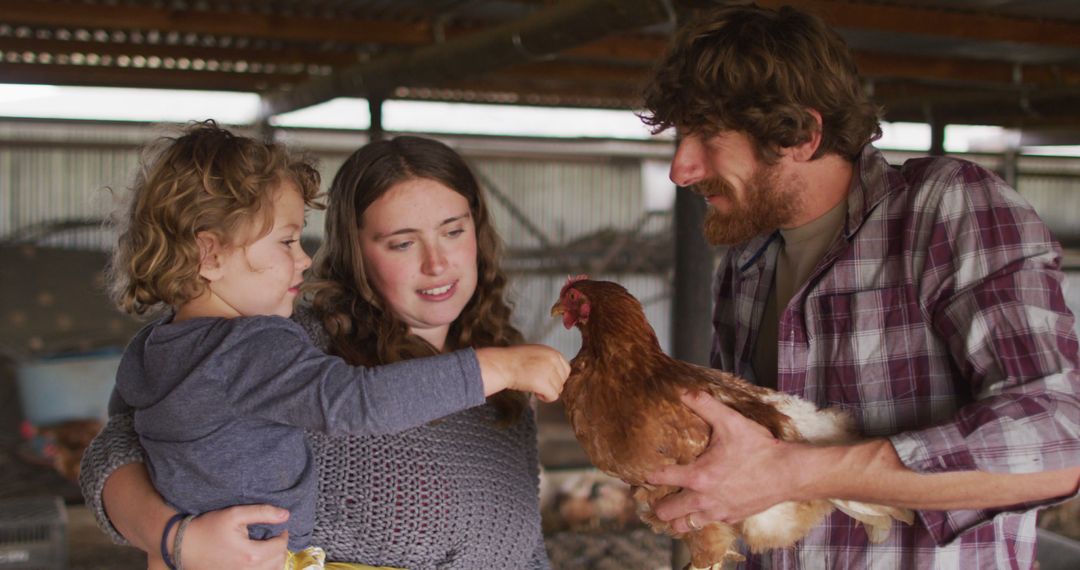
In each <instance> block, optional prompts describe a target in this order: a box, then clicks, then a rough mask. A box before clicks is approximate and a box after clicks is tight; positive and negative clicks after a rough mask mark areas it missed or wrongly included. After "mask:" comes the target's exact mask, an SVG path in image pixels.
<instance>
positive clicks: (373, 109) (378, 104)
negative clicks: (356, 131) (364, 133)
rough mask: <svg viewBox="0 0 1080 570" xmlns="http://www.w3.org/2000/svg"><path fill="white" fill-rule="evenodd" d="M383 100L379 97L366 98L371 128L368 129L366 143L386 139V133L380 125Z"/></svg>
mask: <svg viewBox="0 0 1080 570" xmlns="http://www.w3.org/2000/svg"><path fill="white" fill-rule="evenodd" d="M382 104H383V98H382V96H379V95H372V96H370V97H368V112H369V113H370V114H371V126H369V127H368V142H375V141H381V140H383V139H384V138H386V131H384V130H383V124H382Z"/></svg>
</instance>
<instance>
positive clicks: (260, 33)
mask: <svg viewBox="0 0 1080 570" xmlns="http://www.w3.org/2000/svg"><path fill="white" fill-rule="evenodd" d="M0 22H5V23H9V24H15V25H18V24H28V25H44V26H58V27H70V28H102V29H106V30H115V29H140V30H161V31H178V32H189V33H200V34H219V35H224V36H241V37H253V38H267V39H278V40H302V41H317V42H325V41H342V42H356V43H362V42H375V43H387V44H421V43H427V42H430V41H431V39H432V37H433V35H432V31H431V28H430V26H429V25H428V24H426V23H418V24H413V23H402V22H394V21H377V20H359V19H355V20H354V19H328V18H311V17H306V16H297V15H289V16H278V15H268V14H252V13H240V12H231V13H228V12H209V11H201V10H184V11H180V10H170V9H168V8H164V7H162V8H154V7H144V6H134V5H129V4H122V5H113V4H104V3H96V4H82V3H78V2H55V1H50V0H0Z"/></svg>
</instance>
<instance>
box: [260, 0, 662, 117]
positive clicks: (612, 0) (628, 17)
mask: <svg viewBox="0 0 1080 570" xmlns="http://www.w3.org/2000/svg"><path fill="white" fill-rule="evenodd" d="M667 7H668V5H667V3H666V2H664V1H663V0H576V1H573V2H564V3H560V4H557V5H554V6H552V7H550V8H547V9H545V10H542V11H540V12H536V13H534V14H533V15H531V16H528V17H526V18H524V19H522V20H520V21H514V22H509V23H506V24H502V25H499V26H495V27H492V28H489V29H487V30H484V31H480V32H477V33H475V34H471V35H468V36H464V37H458V38H454V39H451V40H449V41H447V42H446V43H444V44H437V45H432V46H427V47H423V48H419V49H417V50H415V51H413V52H410V53H406V54H396V55H391V56H388V57H384V58H382V59H378V60H375V61H372V62H370V63H367V64H362V65H357V66H351V67H349V68H346V69H344V70H341V71H340V72H335V73H334V74H333V75H332V76H330V77H327V78H318V79H314V80H311V81H308V82H306V83H304V84H301V85H299V86H297V87H296V88H295V89H292V90H281V91H278V92H275V93H272V94H269V95H267V96H264V98H263V104H262V109H261V110H260V113H259V118H260V120H265V119H266V118H268V117H270V116H273V115H278V114H281V113H286V112H289V111H294V110H296V109H301V108H304V107H308V106H311V105H315V104H317V103H322V102H324V101H328V100H330V99H333V98H335V97H341V96H366V95H369V94H371V93H389V92H391V91H392V90H393V88H394V87H397V86H398V85H404V84H424V83H428V84H431V83H434V84H438V83H441V82H444V81H448V80H453V79H459V78H461V77H464V76H469V75H476V74H480V73H484V72H487V71H491V70H494V69H498V68H501V67H506V66H509V65H514V64H517V63H522V62H528V61H535V60H537V59H544V58H546V57H549V55H550V54H556V53H558V52H560V51H562V50H565V49H568V48H571V47H574V46H578V45H582V44H584V43H587V42H588V41H590V40H593V39H596V38H599V37H602V36H605V35H607V34H610V33H614V32H619V31H623V30H632V29H637V28H641V27H643V26H646V25H649V24H654V23H656V22H662V21H664V20H665V19H667V18H669V17H670V14H669V13H668V11H667Z"/></svg>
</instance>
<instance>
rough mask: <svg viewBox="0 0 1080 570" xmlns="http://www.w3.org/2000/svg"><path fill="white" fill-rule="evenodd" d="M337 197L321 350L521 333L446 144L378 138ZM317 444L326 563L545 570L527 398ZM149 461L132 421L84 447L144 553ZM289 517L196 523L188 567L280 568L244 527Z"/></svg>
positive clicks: (246, 511)
mask: <svg viewBox="0 0 1080 570" xmlns="http://www.w3.org/2000/svg"><path fill="white" fill-rule="evenodd" d="M328 202H329V205H328V209H327V217H326V236H325V241H324V245H323V247H322V248H321V249H320V250H319V252H318V254H317V255H316V260H315V265H314V269H313V270H312V278H311V280H310V284H309V286H308V287H307V289H308V299H309V300H310V305H309V306H307V307H303V308H301V309H300V310H298V311H297V315H296V317H295V318H296V319H297V320H298V321H299V322H300V323H301V324H303V325H304V326H305V328H307V329H308V331H309V332H310V333H311V334H312V337H313V338H314V339H315V341H316V343H318V344H319V345H320V346H322V347H323V348H324V349H325V350H327V352H330V353H332V354H337V355H340V356H342V357H343V358H345V359H346V360H347V361H349V362H350V363H353V364H358V365H359V364H363V365H369V366H370V365H376V364H384V363H389V362H394V361H398V360H403V359H408V358H416V357H420V356H428V355H434V354H438V353H441V352H444V351H452V350H456V349H460V348H465V347H475V348H483V347H492V346H508V345H512V344H517V343H520V342H521V341H522V337H521V334H520V333H519V332H518V331H517V330H516V329H514V327H513V326H512V325H511V324H510V308H509V307H508V305H507V304H506V302H505V301H504V300H503V294H504V290H505V287H506V278H505V276H504V275H503V274H502V272H501V271H500V270H499V268H498V262H497V257H498V249H499V247H498V237H497V235H496V233H495V230H494V228H493V226H492V223H491V219H490V216H489V213H488V211H487V208H486V206H485V203H484V199H483V195H482V194H481V192H480V189H479V186H478V184H477V182H476V179H475V177H474V176H473V175H472V173H471V172H470V171H469V169H468V167H467V165H466V164H465V162H464V161H463V160H462V159H461V157H460V156H459V155H457V153H455V152H454V151H453V150H451V149H450V148H449V147H447V146H446V145H443V144H442V143H439V142H436V141H433V140H429V139H423V138H418V137H398V138H395V139H393V140H390V141H381V142H376V143H372V144H369V145H367V146H365V147H363V148H361V149H360V150H358V151H357V152H356V153H354V154H353V155H352V156H351V157H350V158H349V159H348V161H346V163H345V164H344V165H343V166H342V167H341V169H340V170H339V171H338V173H337V176H335V178H334V181H333V184H332V185H331V189H330V195H329V198H328ZM309 438H310V440H311V443H312V446H313V451H314V454H315V457H316V464H317V467H318V470H319V476H318V479H319V499H318V506H317V513H316V528H315V534H314V540H315V541H317V543H318V544H320V545H322V546H323V547H324V548H325V549H326V550H327V554H328V556H329V558H330V559H332V560H339V561H350V562H362V563H366V564H373V565H381V566H390V567H397V568H468V569H475V568H486V567H498V568H547V567H548V562H547V554H546V551H545V550H544V543H543V536H542V534H541V531H540V512H539V501H538V485H539V479H538V460H537V453H536V427H535V422H534V419H533V416H532V412H531V410H530V408H529V407H528V405H527V402H526V400H525V398H524V396H522V395H520V394H512V393H503V394H499V395H496V396H493V397H492V398H490V399H489V401H488V404H487V405H484V406H479V407H477V408H473V409H470V410H467V411H465V412H461V413H459V414H455V415H453V416H450V417H448V418H446V419H444V420H441V421H438V422H434V423H432V424H428V425H426V426H423V427H420V428H416V429H413V430H409V431H406V432H404V433H401V434H397V435H391V436H378V437H367V438H358V437H352V436H326V435H318V434H309ZM140 456H141V452H140V450H139V449H138V447H137V440H135V437H134V433H133V432H132V430H131V429H130V420H127V423H126V425H125V420H124V418H113V419H112V420H110V425H109V427H108V428H107V429H106V430H105V431H103V432H102V435H100V436H99V438H98V440H96V441H95V443H94V445H93V446H92V447H91V449H90V450H88V451H87V454H86V456H85V458H84V466H83V474H84V475H83V487H84V495H85V496H86V497H87V498H88V502H89V503H90V504H91V505H92V506H93V507H95V509H96V511H97V513H98V516H99V520H100V522H101V524H102V527H103V528H105V529H106V531H107V532H110V533H112V532H114V531H113V528H112V525H115V529H116V530H117V531H119V532H120V533H121V534H123V535H124V536H125V537H128V538H130V539H131V540H132V542H134V543H135V544H136V545H138V546H141V547H144V549H149V545H151V544H153V543H154V541H153V536H154V532H155V531H156V532H158V533H160V529H159V528H155V527H156V525H155V524H154V523H153V522H151V521H153V520H158V519H156V518H152V517H151V516H150V515H148V514H146V511H147V508H146V505H152V506H153V507H154V508H160V507H159V506H158V505H160V504H161V499H160V496H157V495H156V493H155V492H153V489H152V487H150V488H148V487H149V484H148V483H147V482H146V481H145V477H146V472H145V469H144V468H143V467H142V465H141V464H140V463H139V462H140V461H141V459H140ZM106 511H107V512H108V513H109V516H108V517H106V515H105V513H106ZM282 516H287V513H283V512H282V511H281V509H275V508H273V507H269V506H265V505H257V506H245V507H234V508H231V509H225V510H222V511H215V512H212V513H207V514H204V515H202V516H200V517H198V518H197V519H195V520H194V521H193V522H192V523H191V525H190V527H189V529H188V530H187V534H186V535H185V539H184V544H183V555H184V566H185V568H187V569H188V570H201V569H203V568H222V567H230V568H231V567H245V568H275V569H280V568H281V563H280V561H281V559H282V556H283V551H284V544H281V543H279V542H280V539H275V540H277V541H278V542H275V541H268V542H267V543H259V542H255V541H250V540H247V534H246V528H247V525H248V524H251V523H255V522H275V521H278V520H281V518H282ZM110 523H112V525H110ZM148 527H149V528H148ZM114 538H119V537H117V536H116V535H115V534H114Z"/></svg>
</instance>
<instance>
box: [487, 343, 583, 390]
mask: <svg viewBox="0 0 1080 570" xmlns="http://www.w3.org/2000/svg"><path fill="white" fill-rule="evenodd" d="M476 359H477V360H478V361H479V362H480V376H481V377H482V378H483V381H484V395H485V396H490V395H492V394H494V393H496V392H501V391H502V390H505V389H511V390H520V391H522V392H532V393H533V394H536V396H537V397H538V398H540V400H541V401H544V402H554V401H555V400H558V399H559V394H560V393H562V387H563V384H564V383H565V382H566V377H567V376H569V375H570V363H569V362H567V361H566V358H565V357H564V356H563V355H562V353H561V352H559V351H557V350H555V349H554V348H551V347H550V346H545V345H543V344H521V345H517V346H508V347H501V348H481V349H477V351H476Z"/></svg>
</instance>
